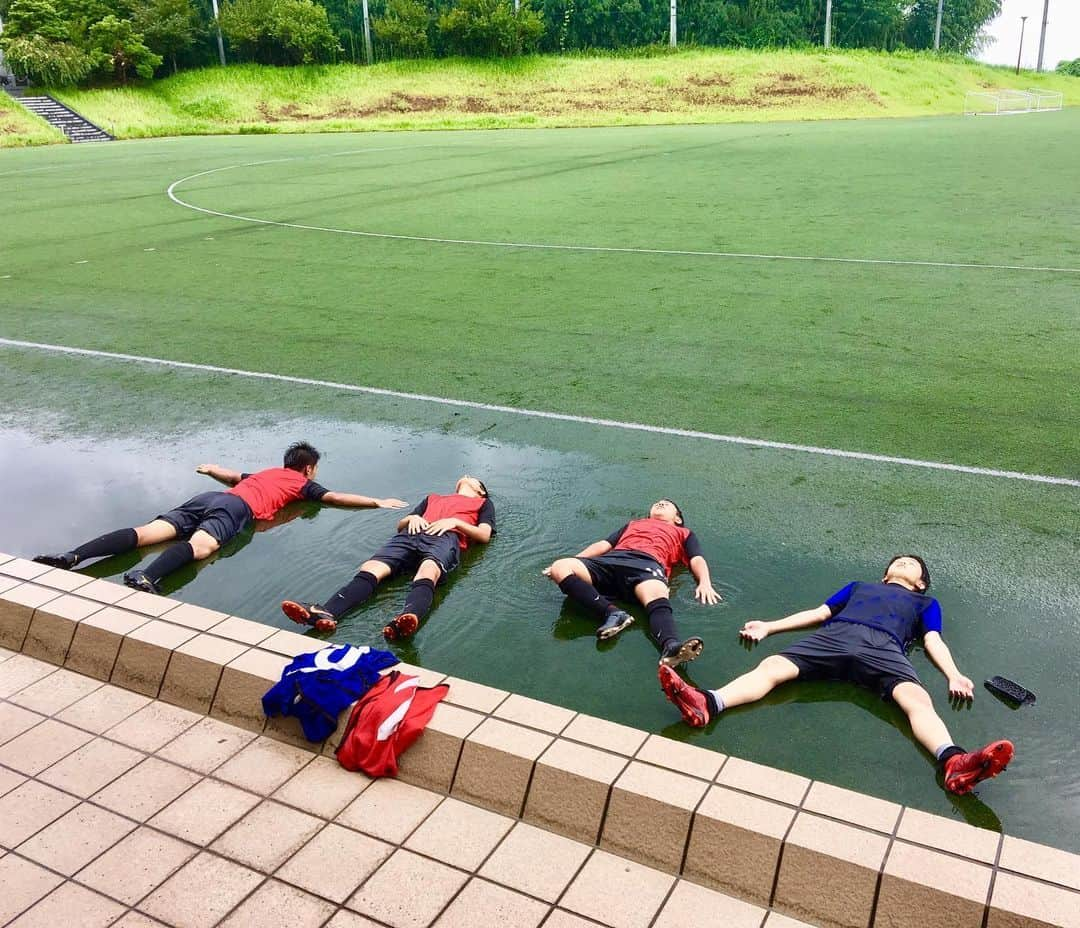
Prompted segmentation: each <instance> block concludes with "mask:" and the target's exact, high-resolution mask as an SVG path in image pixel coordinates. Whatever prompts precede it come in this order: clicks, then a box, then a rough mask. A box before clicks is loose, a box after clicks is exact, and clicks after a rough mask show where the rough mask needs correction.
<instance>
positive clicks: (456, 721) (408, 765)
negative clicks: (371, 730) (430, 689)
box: [398, 700, 484, 794]
mask: <svg viewBox="0 0 1080 928" xmlns="http://www.w3.org/2000/svg"><path fill="white" fill-rule="evenodd" d="M483 720H484V716H482V715H480V713H479V712H473V711H471V710H470V709H462V708H460V707H458V706H451V705H449V704H448V703H447V702H446V701H445V700H444V701H443V702H440V703H439V704H438V706H436V707H435V714H434V715H432V717H431V721H430V722H428V726H427V728H425V729H424V731H423V734H421V735H420V737H419V738H418V739H417V740H416V741H415V742H414V743H413V745H412V747H410V748H409V750H408V751H406V752H405V753H404V754H402V755H401V757H400V758H398V777H399V778H400V779H402V780H404V781H405V782H406V783H412V784H413V785H414V786H420V787H423V788H424V789H430V790H432V791H434V792H436V793H444V794H445V793H449V792H450V786H451V784H452V783H453V782H454V774H455V773H456V772H457V764H458V758H459V757H460V756H461V748H462V745H463V744H464V741H465V739H466V738H467V737H469V735H470V734H472V732H474V731H475V730H476V727H477V726H478V725H479V724H480V723H481V722H482V721H483Z"/></svg>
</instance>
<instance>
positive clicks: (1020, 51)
mask: <svg viewBox="0 0 1080 928" xmlns="http://www.w3.org/2000/svg"><path fill="white" fill-rule="evenodd" d="M1026 25H1027V17H1026V16H1021V17H1020V50H1019V51H1018V52H1017V53H1016V73H1017V74H1019V73H1020V56H1021V55H1022V54H1024V26H1026Z"/></svg>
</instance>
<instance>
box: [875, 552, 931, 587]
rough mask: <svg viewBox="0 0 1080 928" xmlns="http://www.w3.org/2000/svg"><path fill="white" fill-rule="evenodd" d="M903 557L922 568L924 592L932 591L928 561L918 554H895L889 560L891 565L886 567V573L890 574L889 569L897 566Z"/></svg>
mask: <svg viewBox="0 0 1080 928" xmlns="http://www.w3.org/2000/svg"><path fill="white" fill-rule="evenodd" d="M902 557H910V558H911V559H912V560H913V561H917V562H918V564H919V566H920V567H921V568H922V578H921V579H922V582H923V588H922V591H923V592H924V593H925V592H926V591H927V590H928V589H930V571H929V570H928V569H927V567H926V561H924V560H923V559H922V558H921V557H919V555H917V554H894V555H893V556H892V557H891V558H889V563H888V564H886V565H885V573H888V572H889V568H890V567H892V565H893V564H895V563H896V562H897V561H898V560H900V558H902Z"/></svg>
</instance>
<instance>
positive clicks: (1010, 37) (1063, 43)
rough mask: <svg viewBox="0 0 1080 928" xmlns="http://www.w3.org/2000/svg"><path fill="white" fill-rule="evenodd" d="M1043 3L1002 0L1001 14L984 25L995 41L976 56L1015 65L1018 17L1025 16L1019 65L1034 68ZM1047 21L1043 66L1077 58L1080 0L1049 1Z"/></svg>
mask: <svg viewBox="0 0 1080 928" xmlns="http://www.w3.org/2000/svg"><path fill="white" fill-rule="evenodd" d="M945 2H946V3H948V2H949V0H945ZM1043 3H1044V0H1004V2H1003V3H1002V4H1001V15H1000V16H999V17H998V18H997V19H995V20H994V21H993V22H992V23H990V25H989V26H988V27H987V32H989V33H990V35H991V36H992V37H993V39H994V41H993V42H992V43H991V44H989V45H987V47H986V48H985V49H983V51H982V52H980V53H979V58H980V59H982V60H983V61H989V62H991V63H992V64H1013V65H1014V64H1016V53H1017V51H1018V50H1019V48H1020V17H1021V16H1027V18H1028V21H1027V26H1026V27H1025V29H1024V54H1023V56H1022V58H1021V61H1020V66H1021V67H1024V68H1034V67H1035V63H1036V61H1038V58H1039V30H1040V29H1041V28H1042V15H1043ZM1047 23H1048V25H1047V27H1046V51H1045V53H1044V54H1043V68H1044V70H1048V71H1051V70H1053V69H1054V68H1055V67H1056V66H1057V63H1058V62H1059V61H1063V60H1065V59H1070V60H1071V59H1073V58H1080V0H1050V13H1049V15H1048V16H1047Z"/></svg>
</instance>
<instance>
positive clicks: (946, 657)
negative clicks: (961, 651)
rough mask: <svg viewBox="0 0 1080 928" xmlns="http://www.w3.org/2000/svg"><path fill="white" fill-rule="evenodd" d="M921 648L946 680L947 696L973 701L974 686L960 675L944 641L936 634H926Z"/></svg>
mask: <svg viewBox="0 0 1080 928" xmlns="http://www.w3.org/2000/svg"><path fill="white" fill-rule="evenodd" d="M923 647H924V648H926V653H927V654H928V655H929V656H930V660H932V661H933V662H934V663H935V664H936V665H937V669H938V670H940V671H941V672H942V673H943V674H945V677H946V678H947V679H948V681H949V695H950V696H956V697H958V698H960V699H974V698H975V684H974V683H973V682H972V681H971V680H970V679H968V678H967V677H965V676H964V675H963V674H962V673H960V669H959V668H958V667H957V666H956V661H954V660H953V656H952V651H950V650H949V646H948V645H947V644H945V639H944V638H942V637H941V635H940V634H939V633H938V632H927V633H926V634H925V635H924V636H923Z"/></svg>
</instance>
